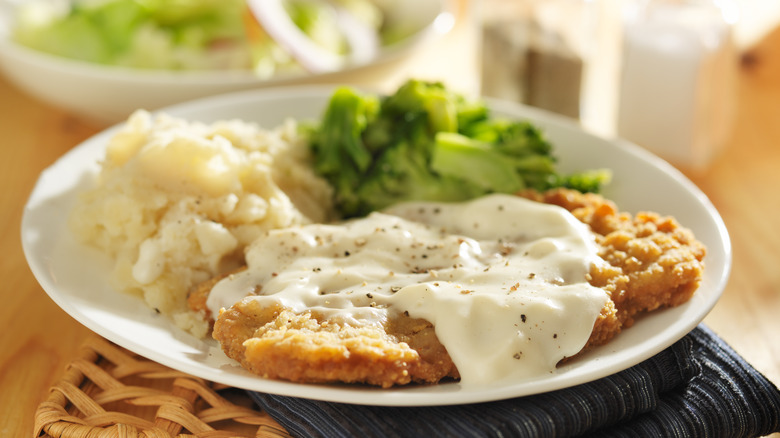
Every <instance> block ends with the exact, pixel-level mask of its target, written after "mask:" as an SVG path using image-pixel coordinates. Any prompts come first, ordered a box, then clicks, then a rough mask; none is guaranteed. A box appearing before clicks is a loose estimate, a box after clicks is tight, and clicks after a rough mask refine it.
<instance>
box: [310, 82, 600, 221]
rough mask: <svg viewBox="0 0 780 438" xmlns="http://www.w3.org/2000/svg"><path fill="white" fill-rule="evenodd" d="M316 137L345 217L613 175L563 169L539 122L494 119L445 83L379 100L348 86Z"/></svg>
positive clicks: (407, 87)
mask: <svg viewBox="0 0 780 438" xmlns="http://www.w3.org/2000/svg"><path fill="white" fill-rule="evenodd" d="M311 140H312V141H311V144H312V149H313V152H314V158H315V170H316V171H317V172H318V173H319V174H320V175H322V176H324V177H325V178H326V179H327V180H328V181H329V182H330V183H331V185H332V186H333V188H334V191H335V203H336V207H337V208H338V209H339V211H340V212H341V214H342V215H343V216H344V217H353V216H360V215H365V214H367V213H369V212H371V211H374V210H380V209H382V208H385V207H388V206H390V205H392V204H395V203H398V202H403V201H410V200H430V201H445V202H446V201H462V200H467V199H472V198H475V197H478V196H481V195H484V194H487V193H495V192H501V193H513V192H517V191H519V190H522V189H524V188H533V189H537V190H545V189H548V188H552V187H561V186H563V187H570V188H575V189H577V190H582V191H594V192H595V191H599V190H600V188H601V186H602V185H603V184H605V183H606V182H607V181H608V180H609V172H607V171H588V172H582V173H578V174H575V175H569V176H566V175H561V174H559V173H558V172H557V171H556V168H555V163H556V159H555V157H554V156H553V155H552V149H553V148H552V145H551V144H550V143H549V142H548V141H547V140H546V139H545V138H544V136H543V135H542V132H541V131H540V130H539V129H538V128H537V127H535V126H534V125H532V124H531V123H528V122H526V121H515V120H504V119H497V118H491V117H490V112H489V110H488V107H487V106H486V105H485V104H484V103H483V102H481V101H479V100H469V99H466V98H465V97H464V96H462V95H459V94H456V93H453V92H451V91H449V90H447V89H446V88H445V87H444V85H443V84H441V83H439V82H425V81H419V80H410V81H408V82H406V83H405V84H403V85H402V86H401V87H399V89H398V90H397V91H396V92H395V93H394V94H391V95H389V96H384V97H382V98H378V97H376V96H374V95H370V94H360V93H358V92H357V91H355V90H353V89H350V88H347V87H342V88H340V89H338V90H337V91H336V92H335V93H334V94H333V97H332V98H331V100H330V102H329V104H328V107H327V108H326V110H325V114H324V117H323V119H322V122H321V123H320V124H319V126H316V127H314V129H313V133H312V136H311Z"/></svg>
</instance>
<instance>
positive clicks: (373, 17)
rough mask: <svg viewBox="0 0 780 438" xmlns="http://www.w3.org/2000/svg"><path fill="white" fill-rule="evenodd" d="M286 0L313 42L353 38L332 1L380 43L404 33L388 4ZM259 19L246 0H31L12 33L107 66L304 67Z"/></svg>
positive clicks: (338, 47) (269, 71)
mask: <svg viewBox="0 0 780 438" xmlns="http://www.w3.org/2000/svg"><path fill="white" fill-rule="evenodd" d="M281 4H282V6H283V8H284V11H285V13H286V14H287V15H288V16H289V18H290V20H291V21H292V22H293V23H294V25H295V26H296V27H297V28H298V29H300V30H301V31H302V32H303V33H304V34H306V35H307V36H308V37H309V38H310V39H311V41H314V42H315V43H316V44H317V45H319V46H321V47H322V48H323V49H325V50H327V51H330V52H333V53H336V54H342V53H343V52H344V51H345V50H348V45H347V41H346V39H345V38H344V35H343V32H342V30H341V29H340V27H339V24H338V22H337V20H336V18H335V17H336V14H335V11H336V9H334V6H333V5H338V6H339V8H340V9H339V10H340V11H342V12H343V11H347V12H348V13H350V14H351V15H352V16H353V17H354V18H355V19H356V20H358V21H359V22H361V23H363V24H364V25H365V26H366V27H367V28H370V29H374V30H375V31H376V32H377V34H378V36H379V38H380V39H381V42H382V44H387V43H389V42H391V41H390V39H392V38H397V37H398V33H397V31H395V30H392V29H391V27H392V26H390V25H389V24H388V23H387V22H386V21H384V20H383V11H382V10H381V9H379V8H378V6H376V5H375V4H374V3H373V2H371V1H368V0H334V2H333V3H332V4H331V3H328V2H323V1H314V0H281ZM63 5H64V6H63ZM256 18H257V17H255V16H254V15H253V13H252V12H251V11H250V10H249V8H248V6H247V2H246V1H245V0H72V1H69V2H64V3H63V2H54V1H47V0H32V1H28V2H24V3H21V4H20V6H19V7H18V8H17V14H16V22H15V26H14V30H13V35H12V37H13V39H14V40H15V41H16V42H18V43H19V44H21V45H24V46H27V47H30V48H32V49H35V50H39V51H42V52H46V53H49V54H53V55H57V56H62V57H65V58H70V59H74V60H79V61H85V62H89V63H95V64H103V65H113V66H123V67H131V68H141V69H156V70H253V71H255V73H256V74H257V75H258V76H260V77H269V76H272V75H274V74H277V73H280V72H288V71H303V67H302V66H301V65H300V63H299V62H298V61H299V60H297V59H295V58H294V57H293V56H292V55H291V54H290V53H288V52H287V51H285V50H284V49H283V48H282V45H280V44H279V43H278V42H277V41H275V40H274V39H273V38H270V37H269V36H268V34H267V33H265V32H264V31H263V29H262V27H261V26H260V25H259V22H258V20H257V19H256ZM272 18H276V17H272ZM395 28H397V26H396V27H395ZM396 30H397V29H396Z"/></svg>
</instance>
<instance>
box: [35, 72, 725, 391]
mask: <svg viewBox="0 0 780 438" xmlns="http://www.w3.org/2000/svg"><path fill="white" fill-rule="evenodd" d="M331 91H332V89H331V88H320V87H315V88H311V87H303V88H301V87H291V88H284V87H282V88H276V89H269V90H260V91H255V92H248V93H239V94H236V93H234V94H229V95H224V96H219V97H214V98H210V99H205V100H199V101H195V102H191V103H186V104H182V105H178V106H174V107H171V108H169V109H167V110H166V112H168V113H170V114H173V115H177V116H181V117H185V118H188V119H191V120H200V121H204V122H212V121H214V120H217V119H225V118H240V119H243V120H247V121H256V122H258V123H260V124H261V125H263V126H266V127H273V126H276V125H278V124H279V123H281V122H282V120H283V119H284V118H286V117H294V118H297V119H312V118H317V117H318V116H319V115H320V114H321V111H322V109H323V107H324V105H325V103H326V101H327V99H328V97H329V96H330V93H331ZM491 105H492V107H493V108H494V109H495V111H496V113H497V114H505V115H509V116H512V117H518V118H528V119H531V120H533V121H535V122H536V123H537V124H538V125H539V126H541V127H542V128H543V129H544V130H545V132H546V133H547V135H548V136H549V138H550V139H551V140H552V141H553V143H554V144H555V147H556V151H557V155H558V156H559V157H560V166H561V168H562V169H563V170H574V169H586V168H597V167H608V168H611V169H612V170H613V171H614V181H613V182H612V183H611V185H610V186H609V187H608V189H607V190H606V192H605V194H606V196H608V197H610V198H612V199H614V200H615V201H616V202H617V203H618V204H619V205H620V206H621V207H622V208H623V209H626V210H629V211H634V212H636V211H638V210H642V209H648V210H654V211H657V212H659V213H662V214H671V215H674V216H676V217H677V218H678V219H679V220H680V221H681V222H682V223H683V224H684V225H686V226H688V227H690V228H692V229H693V230H694V232H695V234H696V235H697V237H698V238H699V239H701V240H702V241H703V242H704V243H705V244H706V245H707V247H708V254H707V258H706V263H707V268H706V272H705V276H704V281H703V283H702V285H701V287H700V289H699V291H698V292H697V293H696V295H695V296H694V297H693V299H692V300H691V301H690V302H688V303H686V304H684V305H682V306H679V307H677V308H673V309H668V310H663V311H658V312H656V313H653V314H652V315H650V316H647V317H644V318H641V319H640V320H639V321H638V322H637V323H636V325H635V326H634V327H632V328H630V329H628V330H626V331H625V332H623V333H621V334H620V335H619V336H618V337H617V338H616V339H615V340H613V341H612V342H611V343H609V344H607V345H606V346H604V347H600V348H597V349H594V350H592V351H590V352H588V353H587V354H585V355H583V356H582V357H580V358H579V359H577V360H574V361H572V362H570V363H567V364H566V365H565V366H562V367H560V368H559V369H558V370H556V371H555V372H553V373H551V374H549V375H544V376H540V377H539V378H537V379H534V380H532V381H525V382H518V383H514V384H508V385H507V384H502V385H492V386H465V385H461V384H460V383H445V384H440V385H434V386H410V387H407V388H397V389H389V390H382V389H375V388H365V387H359V386H332V385H303V384H293V383H287V382H279V381H272V380H266V379H262V378H259V377H256V376H253V375H250V374H249V373H247V372H245V371H244V370H243V369H241V368H240V367H239V366H238V365H237V364H236V363H234V362H233V361H231V360H229V359H227V358H226V357H225V356H224V355H223V353H222V352H221V350H220V349H219V347H218V345H216V343H214V342H213V341H211V340H208V341H201V340H198V339H195V338H193V337H191V336H189V335H187V334H186V333H184V332H182V331H180V330H178V329H175V328H173V327H172V325H171V324H170V323H169V322H168V320H167V319H165V318H164V317H161V316H159V315H157V314H155V312H153V311H151V310H150V309H149V308H147V307H146V306H145V305H144V304H142V303H141V301H140V299H136V298H135V297H132V296H126V295H122V294H119V293H118V292H115V291H113V290H112V289H111V288H110V287H109V285H108V283H107V272H108V268H109V266H108V265H107V262H106V260H105V259H104V258H103V257H101V256H100V254H97V253H95V252H93V251H92V250H90V249H87V248H84V247H82V246H79V245H78V244H77V243H76V242H75V241H74V239H73V238H72V236H71V235H70V233H69V232H68V230H67V228H66V224H65V221H66V217H67V215H68V213H69V210H70V208H71V205H72V204H73V202H74V198H75V196H76V194H77V193H78V192H79V191H80V190H83V189H85V188H86V187H88V186H89V185H90V184H91V183H92V178H93V176H94V174H95V172H96V171H97V169H98V166H97V161H98V160H99V159H101V157H102V155H103V151H104V147H105V145H106V142H107V140H108V139H109V137H110V136H111V135H112V132H113V131H114V130H115V129H116V127H114V128H111V129H109V130H107V131H105V132H103V133H101V134H98V135H96V136H95V137H93V138H91V139H89V140H87V141H86V142H84V143H83V144H81V145H79V146H78V147H76V148H74V149H73V150H72V151H70V152H69V153H67V154H66V155H64V156H63V157H62V158H61V159H60V160H58V161H57V162H56V163H54V164H53V165H52V166H51V167H50V168H48V169H47V170H45V171H44V172H43V173H42V175H41V176H40V179H39V181H38V183H37V185H36V187H35V189H34V190H33V192H32V194H31V196H30V199H29V203H28V205H27V207H26V209H25V212H24V217H23V223H22V241H23V246H24V251H25V255H26V256H27V260H28V261H29V264H30V267H31V269H32V271H33V274H34V275H35V277H36V278H37V279H38V281H39V282H40V284H41V285H42V286H43V289H44V290H45V291H46V292H47V293H48V294H49V296H50V297H51V298H52V299H53V300H54V301H55V302H56V303H57V304H58V305H59V306H60V307H62V308H63V309H64V310H65V311H66V312H68V313H69V314H70V315H71V316H72V317H73V318H75V319H76V320H78V321H79V322H81V323H82V324H84V325H85V326H87V327H88V328H90V329H92V330H93V331H95V332H97V333H98V334H100V335H102V336H104V337H106V338H107V339H109V340H111V341H113V342H115V343H117V344H119V345H121V346H124V347H126V348H128V349H130V350H132V351H135V352H137V353H139V354H141V355H143V356H145V357H147V358H149V359H152V360H155V361H157V362H160V363H162V364H165V365H168V366H170V367H173V368H176V369H179V370H181V371H184V372H187V373H190V374H193V375H196V376H200V377H202V378H205V379H208V380H212V381H217V382H221V383H225V384H228V385H232V386H236V387H240V388H246V389H250V390H256V391H262V392H268V393H274V394H284V395H289V396H298V397H308V398H313V399H321V400H330V401H338V402H345V403H358V404H375V405H405V406H410V405H446V404H461V403H471V402H482V401H488V400H496V399H503V398H509V397H517V396H524V395H530V394H534V393H540V392H545V391H551V390H555V389H560V388H565V387H568V386H572V385H576V384H580V383H584V382H587V381H591V380H594V379H598V378H600V377H604V376H607V375H609V374H612V373H614V372H617V371H620V370H623V369H625V368H628V367H630V366H632V365H635V364H637V363H639V362H640V361H642V360H644V359H647V358H649V357H650V356H652V355H653V354H655V353H657V352H659V351H661V350H662V349H664V348H666V347H667V346H669V345H671V344H672V343H674V342H675V341H677V340H678V339H680V338H681V337H683V336H684V335H685V334H686V333H688V332H689V331H690V330H691V329H693V328H694V327H695V326H696V325H697V324H698V323H699V322H700V321H701V320H702V319H703V318H704V316H705V315H706V314H707V313H708V312H709V311H710V309H711V308H712V307H713V306H714V305H715V303H716V301H717V300H718V298H719V297H720V295H721V293H722V291H723V289H724V286H725V284H726V280H727V278H728V275H729V271H730V266H731V250H730V241H729V237H728V234H727V231H726V228H725V226H724V224H723V222H722V220H721V218H720V216H719V215H718V213H717V211H716V210H715V208H714V207H713V206H712V205H711V203H710V202H709V200H708V199H707V198H706V197H705V195H704V194H702V192H701V191H699V190H698V189H697V188H696V187H695V186H694V185H693V184H692V183H691V182H690V181H689V180H687V179H686V178H685V177H684V176H683V175H682V174H680V173H679V172H678V171H676V170H675V169H674V168H672V167H671V166H669V165H668V164H666V163H665V162H664V161H661V160H660V159H658V158H656V157H655V156H653V155H651V154H649V153H647V152H645V151H644V150H642V149H640V148H638V147H636V146H634V145H632V144H628V143H624V142H620V141H608V140H604V139H601V138H598V137H595V136H592V135H589V134H587V133H585V132H583V131H582V130H581V129H579V127H578V126H576V125H575V124H573V123H571V122H569V121H567V120H565V119H562V118H558V117H555V116H551V115H548V114H546V113H543V112H540V111H537V110H533V109H529V108H526V107H523V106H519V105H515V104H511V103H505V102H491Z"/></svg>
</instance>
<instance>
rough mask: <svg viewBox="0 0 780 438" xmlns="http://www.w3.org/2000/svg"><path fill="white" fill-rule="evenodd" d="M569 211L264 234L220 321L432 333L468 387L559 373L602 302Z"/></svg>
mask: <svg viewBox="0 0 780 438" xmlns="http://www.w3.org/2000/svg"><path fill="white" fill-rule="evenodd" d="M596 251H597V247H596V244H595V241H594V240H593V237H592V234H591V233H590V231H589V230H588V228H587V226H586V225H584V224H582V223H581V222H579V221H578V220H577V219H576V218H574V216H572V215H571V214H570V213H569V212H568V211H566V210H564V209H563V208H560V207H557V206H552V205H547V204H542V203H538V202H533V201H529V200H526V199H523V198H520V197H516V196H511V195H489V196H486V197H483V198H479V199H476V200H473V201H469V202H465V203H452V204H448V203H430V202H411V203H404V204H401V205H398V206H395V207H393V208H390V209H388V210H386V211H383V212H377V213H372V214H371V215H369V216H368V217H366V218H362V219H356V220H351V221H348V222H345V223H342V224H337V225H333V224H327V225H326V224H316V225H305V226H299V227H292V228H286V229H280V230H272V231H269V232H268V233H267V234H266V236H265V237H263V238H260V239H258V240H257V241H256V242H255V243H254V244H253V245H252V246H251V247H250V248H249V249H248V251H247V264H248V269H247V270H246V271H244V272H242V273H239V274H236V275H232V276H230V277H228V278H226V279H224V280H222V281H221V282H219V283H218V284H217V286H216V287H215V288H214V289H213V291H212V293H211V295H210V297H209V300H208V306H209V309H210V310H211V311H212V312H213V314H214V316H215V317H216V316H217V315H218V312H219V310H220V309H221V308H223V307H224V308H227V307H230V306H231V305H233V304H234V303H236V302H238V301H240V300H241V299H243V298H244V297H247V296H251V297H252V298H251V299H256V300H261V301H265V302H268V303H269V304H270V303H272V302H274V303H281V304H282V305H284V306H286V307H289V308H291V309H293V310H294V311H297V312H303V311H306V310H308V309H312V310H317V311H318V312H323V313H324V314H326V315H329V316H330V317H333V318H339V319H342V320H347V321H349V322H350V323H352V324H356V325H360V324H363V325H365V324H383V322H384V321H386V319H387V318H388V317H392V315H393V314H397V313H404V312H408V314H409V315H410V316H412V317H416V318H424V319H426V320H428V321H430V322H431V323H433V324H434V326H435V330H436V335H437V337H438V338H439V340H440V342H441V343H442V344H443V345H444V346H445V347H446V348H447V351H448V352H449V354H450V356H451V357H452V359H453V361H454V363H455V365H456V366H457V367H458V371H459V372H460V374H461V382H462V383H463V384H485V383H490V382H496V381H500V380H504V379H515V380H517V379H524V378H529V377H533V376H538V375H539V374H541V373H550V372H554V370H555V366H556V364H557V363H558V362H559V361H560V360H561V359H562V358H564V357H567V356H572V355H574V354H576V353H577V352H579V351H580V350H581V349H582V347H583V346H584V345H585V343H586V341H587V340H588V338H589V336H590V334H591V331H592V329H593V324H594V322H595V320H596V318H597V316H598V315H599V312H600V310H601V308H602V307H603V306H604V304H605V303H606V300H607V296H606V293H605V292H604V291H603V290H602V289H600V288H596V287H593V286H591V285H590V284H588V282H587V280H586V276H587V273H588V271H589V269H590V267H591V266H592V264H593V263H603V260H601V259H600V258H599V257H598V256H597V252H596Z"/></svg>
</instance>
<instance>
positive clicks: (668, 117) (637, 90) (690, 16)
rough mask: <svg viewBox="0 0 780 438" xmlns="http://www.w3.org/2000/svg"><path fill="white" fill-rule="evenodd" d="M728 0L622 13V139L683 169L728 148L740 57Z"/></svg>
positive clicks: (679, 2)
mask: <svg viewBox="0 0 780 438" xmlns="http://www.w3.org/2000/svg"><path fill="white" fill-rule="evenodd" d="M737 19H738V10H737V8H736V5H735V4H734V3H732V2H731V1H729V0H642V1H632V2H631V3H630V4H629V5H628V6H627V8H626V9H625V17H624V27H623V51H622V58H623V59H622V72H621V77H620V85H619V91H618V95H619V100H618V110H617V122H616V129H617V135H618V136H620V137H623V138H625V139H627V140H630V141H632V142H634V143H637V144H639V145H640V146H643V147H645V148H646V149H648V150H650V151H651V152H654V153H655V154H657V155H659V156H661V157H662V158H664V159H666V160H667V161H669V162H671V163H672V164H674V165H677V166H680V167H683V168H686V169H692V170H696V169H703V168H704V167H706V166H707V165H708V164H709V162H710V161H711V160H712V158H713V157H715V156H716V155H717V153H718V152H719V151H720V150H721V149H722V148H723V146H724V145H725V144H726V143H727V141H728V140H729V135H730V131H731V127H732V122H733V118H734V112H735V105H736V102H735V101H736V84H737V67H738V57H737V51H736V48H735V45H734V41H733V27H734V24H735V23H736V21H737Z"/></svg>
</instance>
